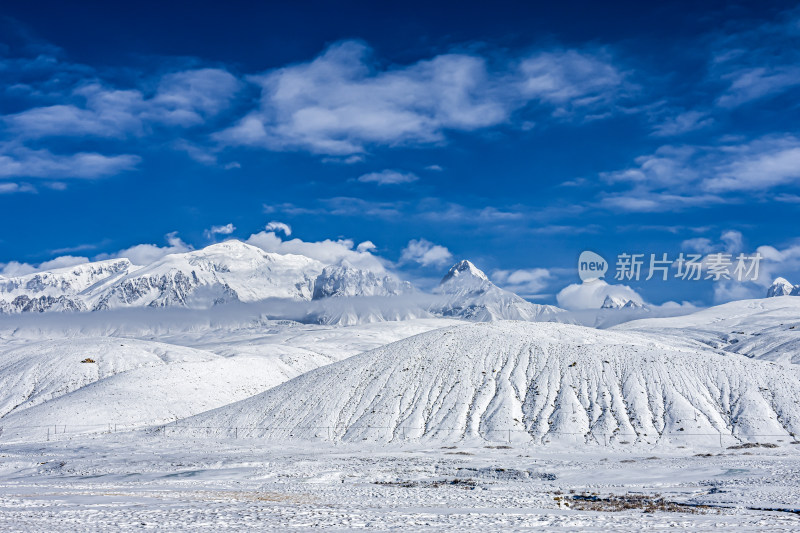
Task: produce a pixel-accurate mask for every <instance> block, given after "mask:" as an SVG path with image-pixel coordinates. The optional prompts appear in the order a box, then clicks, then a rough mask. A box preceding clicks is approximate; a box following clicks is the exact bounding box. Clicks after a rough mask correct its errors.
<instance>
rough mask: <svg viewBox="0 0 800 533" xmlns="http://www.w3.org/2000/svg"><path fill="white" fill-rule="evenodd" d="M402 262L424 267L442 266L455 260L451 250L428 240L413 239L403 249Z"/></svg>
mask: <svg viewBox="0 0 800 533" xmlns="http://www.w3.org/2000/svg"><path fill="white" fill-rule="evenodd" d="M400 260H401V261H406V262H415V263H419V264H420V265H422V266H441V265H445V264H447V263H449V262H451V261H452V260H453V254H452V253H450V250H448V249H447V248H445V247H444V246H442V245H440V244H434V243H432V242H430V241H429V240H427V239H412V240H410V241H408V245H407V246H406V247H405V248H404V249H403V252H402V254H401V256H400Z"/></svg>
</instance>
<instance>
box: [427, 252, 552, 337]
mask: <svg viewBox="0 0 800 533" xmlns="http://www.w3.org/2000/svg"><path fill="white" fill-rule="evenodd" d="M437 292H438V293H439V294H440V295H441V298H440V299H438V300H437V301H436V302H435V303H434V304H433V305H432V306H431V311H432V312H433V313H435V314H439V315H442V316H446V317H457V318H463V319H466V320H472V321H479V322H490V321H493V320H528V321H548V320H557V316H556V315H558V314H561V313H565V311H564V310H563V309H560V308H558V307H555V306H552V305H538V304H533V303H531V302H529V301H527V300H525V299H523V298H520V297H519V296H517V295H516V294H514V293H513V292H509V291H506V290H503V289H501V288H500V287H498V286H496V285H495V284H494V283H492V282H491V281H489V278H488V277H487V276H486V274H484V273H483V272H482V271H481V270H480V269H478V268H477V267H476V266H475V265H473V264H472V263H470V262H469V261H466V260H465V261H461V262H460V263H457V264H455V265H453V266H452V268H450V270H449V271H448V272H447V274H446V275H445V276H444V278H442V281H441V283H440V284H439V287H438V290H437Z"/></svg>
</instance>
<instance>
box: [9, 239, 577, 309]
mask: <svg viewBox="0 0 800 533" xmlns="http://www.w3.org/2000/svg"><path fill="white" fill-rule="evenodd" d="M400 296H402V297H404V298H405V299H397V300H396V301H394V302H393V303H392V304H391V305H389V306H388V309H387V306H386V305H369V304H365V303H364V302H361V301H359V302H357V303H356V302H355V301H350V303H347V302H346V301H345V299H352V298H360V299H363V298H376V297H377V298H383V297H385V298H393V297H400ZM269 299H281V300H287V301H294V302H323V301H325V300H328V299H337V300H341V301H339V303H337V304H336V305H320V306H316V307H315V308H313V309H309V310H308V315H309V316H308V320H312V321H317V322H322V323H326V324H353V323H359V322H375V321H382V320H404V319H410V318H425V317H430V316H446V317H456V318H464V319H468V320H477V321H486V320H498V319H517V320H549V319H551V318H552V317H553V316H554V315H557V314H558V313H561V312H563V311H562V310H561V309H558V308H556V307H553V306H542V305H536V304H532V303H530V302H528V301H526V300H524V299H523V298H520V297H519V296H517V295H516V294H513V293H511V292H508V291H505V290H503V289H500V288H499V287H497V286H495V285H494V284H493V283H492V282H491V281H489V279H488V278H487V277H486V275H485V274H484V273H483V272H481V271H480V270H478V269H477V268H476V267H475V266H474V265H473V264H472V263H470V262H469V261H462V262H461V263H458V264H457V265H455V266H453V268H451V269H450V271H449V272H448V274H447V275H446V276H445V277H444V279H443V280H442V283H441V285H440V286H439V288H438V290H437V293H436V294H435V295H429V294H422V293H419V292H418V291H416V290H415V289H414V287H413V286H412V285H411V284H410V283H409V282H407V281H401V280H399V279H397V278H396V277H394V276H393V275H391V274H388V273H386V272H373V271H370V270H364V269H361V268H357V267H355V266H353V265H352V264H351V263H349V262H347V261H346V260H343V261H341V262H339V263H337V264H331V265H326V264H323V263H321V262H320V261H317V260H315V259H312V258H310V257H306V256H303V255H296V254H277V253H269V252H265V251H263V250H261V249H260V248H257V247H255V246H251V245H249V244H246V243H243V242H241V241H237V240H229V241H226V242H223V243H219V244H213V245H211V246H208V247H206V248H203V249H201V250H196V251H191V252H185V253H176V254H170V255H166V256H164V257H162V258H161V259H159V260H157V261H155V262H153V263H151V264H149V265H135V264H133V263H131V261H129V260H128V259H124V258H122V259H113V260H106V261H98V262H94V263H84V264H80V265H76V266H72V267H68V268H61V269H56V270H50V271H42V272H36V273H33V274H28V275H24V276H19V277H10V278H7V277H2V276H0V313H3V314H16V313H27V312H45V311H62V312H63V311H102V310H109V309H120V308H141V307H151V308H152V307H184V308H192V309H205V308H209V307H212V306H215V305H218V304H222V303H231V302H242V303H255V302H261V301H265V300H269Z"/></svg>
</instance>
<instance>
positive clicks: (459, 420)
mask: <svg viewBox="0 0 800 533" xmlns="http://www.w3.org/2000/svg"><path fill="white" fill-rule="evenodd" d="M796 302H797V303H796ZM254 309H255V308H253V307H247V306H242V305H238V304H237V305H232V306H228V307H226V306H217V307H215V308H213V309H211V310H187V309H181V310H178V309H162V310H156V309H147V310H142V309H129V310H121V311H104V312H97V313H73V314H70V313H66V314H61V313H58V314H55V313H47V314H37V315H35V316H34V315H25V314H22V315H14V316H6V317H3V318H2V320H0V427H2V434H0V530H10V531H29V530H36V531H42V530H44V531H104V530H124V529H164V530H170V531H175V530H207V531H220V530H242V531H244V530H252V529H257V530H275V531H283V530H286V529H296V530H307V529H310V528H315V527H328V528H331V529H362V528H365V529H366V528H369V529H378V530H380V529H403V530H415V531H426V530H430V531H432V530H442V529H461V530H465V529H466V530H474V529H478V528H480V529H483V530H487V531H500V530H502V531H509V530H511V531H514V530H524V529H532V528H540V527H551V528H556V529H557V528H561V529H566V530H571V529H578V528H580V529H587V530H598V531H599V530H621V531H625V530H628V531H638V530H642V529H647V528H663V527H682V528H688V529H692V528H694V529H702V530H706V529H711V528H722V529H740V530H752V531H763V530H767V529H783V530H793V529H797V528H798V527H800V519H798V513H797V511H798V510H799V509H800V497H799V496H798V494H799V493H800V444H796V442H797V439H796V437H795V434H796V433H797V432H798V431H800V367H799V366H797V365H796V363H797V362H798V358H797V351H798V348H797V346H798V345H797V344H796V342H797V339H798V336H800V331H798V329H797V328H795V327H794V326H795V325H796V324H797V323H800V298H796V297H789V296H786V297H776V298H770V299H765V300H753V301H746V302H735V303H733V304H727V305H726V306H720V307H717V308H712V309H709V310H705V311H702V312H699V313H696V314H694V315H690V316H686V317H679V318H670V319H650V320H640V321H636V322H631V323H628V324H623V325H620V326H617V327H615V328H612V329H611V330H597V329H593V328H587V327H582V326H575V325H568V324H557V323H531V322H517V321H496V322H490V323H478V324H475V323H472V322H468V321H464V320H459V319H444V318H420V319H412V320H399V321H384V322H375V323H366V324H358V325H353V326H331V325H315V324H307V323H306V324H304V323H299V322H294V321H290V320H271V319H269V318H267V317H266V316H264V315H263V314H259V313H254V312H253V311H254ZM612 312H613V310H612ZM82 361H86V362H82ZM645 511H647V512H645Z"/></svg>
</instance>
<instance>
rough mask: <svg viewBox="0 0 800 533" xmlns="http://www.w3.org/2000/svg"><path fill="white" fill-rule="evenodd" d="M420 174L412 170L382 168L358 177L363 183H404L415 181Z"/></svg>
mask: <svg viewBox="0 0 800 533" xmlns="http://www.w3.org/2000/svg"><path fill="white" fill-rule="evenodd" d="M418 179H419V176H417V175H416V174H414V173H412V172H400V171H398V170H389V169H387V170H381V171H380V172H370V173H368V174H363V175H361V176H359V177H358V181H360V182H361V183H376V184H378V185H399V184H402V183H413V182H415V181H417V180H418Z"/></svg>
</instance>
